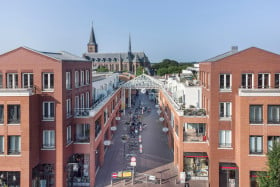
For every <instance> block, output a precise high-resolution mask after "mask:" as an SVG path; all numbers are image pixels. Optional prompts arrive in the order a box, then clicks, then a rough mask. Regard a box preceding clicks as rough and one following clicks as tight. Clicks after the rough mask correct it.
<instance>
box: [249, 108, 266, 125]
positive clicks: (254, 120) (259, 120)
mask: <svg viewBox="0 0 280 187" xmlns="http://www.w3.org/2000/svg"><path fill="white" fill-rule="evenodd" d="M249 123H250V124H263V105H250V106H249Z"/></svg>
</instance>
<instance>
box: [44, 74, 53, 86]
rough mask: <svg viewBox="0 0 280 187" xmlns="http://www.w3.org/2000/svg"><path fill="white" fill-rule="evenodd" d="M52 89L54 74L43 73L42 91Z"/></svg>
mask: <svg viewBox="0 0 280 187" xmlns="http://www.w3.org/2000/svg"><path fill="white" fill-rule="evenodd" d="M53 89H54V74H53V73H43V90H53Z"/></svg>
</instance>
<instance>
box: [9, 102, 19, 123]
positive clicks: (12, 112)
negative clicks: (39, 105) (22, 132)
mask: <svg viewBox="0 0 280 187" xmlns="http://www.w3.org/2000/svg"><path fill="white" fill-rule="evenodd" d="M8 123H9V124H18V123H20V105H8Z"/></svg>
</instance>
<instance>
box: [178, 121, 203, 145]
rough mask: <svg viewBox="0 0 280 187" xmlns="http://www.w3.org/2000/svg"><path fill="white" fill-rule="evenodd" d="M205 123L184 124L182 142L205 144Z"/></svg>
mask: <svg viewBox="0 0 280 187" xmlns="http://www.w3.org/2000/svg"><path fill="white" fill-rule="evenodd" d="M205 129H206V124H205V123H186V124H184V131H183V141H184V142H206V139H207V138H206V133H205Z"/></svg>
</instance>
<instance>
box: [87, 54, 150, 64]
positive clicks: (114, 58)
mask: <svg viewBox="0 0 280 187" xmlns="http://www.w3.org/2000/svg"><path fill="white" fill-rule="evenodd" d="M84 57H86V58H87V59H91V60H92V61H94V62H119V61H120V58H121V61H123V62H128V59H129V53H127V52H126V53H85V54H84ZM134 58H137V59H139V61H140V62H149V60H148V57H147V56H146V55H145V53H144V52H132V53H131V59H134Z"/></svg>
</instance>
